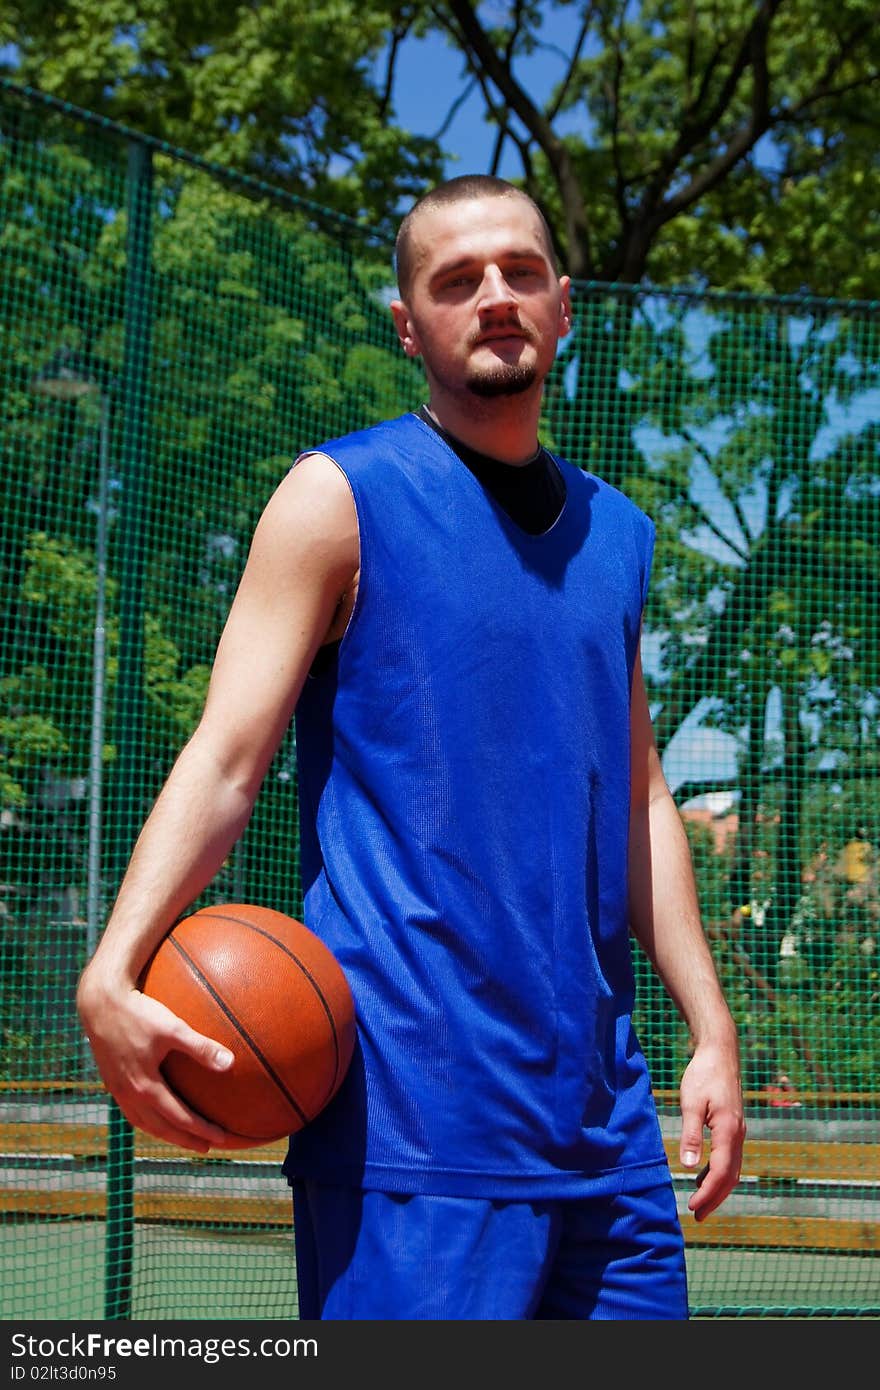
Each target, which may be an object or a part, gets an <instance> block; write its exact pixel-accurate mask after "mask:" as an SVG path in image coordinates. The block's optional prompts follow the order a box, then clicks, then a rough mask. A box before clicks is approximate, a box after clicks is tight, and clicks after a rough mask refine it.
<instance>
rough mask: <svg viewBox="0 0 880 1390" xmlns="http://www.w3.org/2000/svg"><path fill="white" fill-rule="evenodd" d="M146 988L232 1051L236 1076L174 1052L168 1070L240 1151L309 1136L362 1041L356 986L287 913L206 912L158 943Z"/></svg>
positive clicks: (242, 906) (230, 907) (235, 908)
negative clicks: (235, 1138) (301, 1133)
mask: <svg viewBox="0 0 880 1390" xmlns="http://www.w3.org/2000/svg"><path fill="white" fill-rule="evenodd" d="M141 988H142V990H143V992H144V994H148V995H150V996H151V997H152V998H154V999H158V1000H159V1001H160V1003H162V1004H165V1005H167V1006H168V1008H169V1009H171V1010H172V1012H173V1013H175V1014H177V1015H178V1016H179V1017H180V1018H182V1019H184V1020H185V1021H186V1022H187V1023H188V1024H190V1026H191V1027H192V1028H195V1029H196V1030H197V1032H199V1033H205V1034H206V1035H207V1036H208V1037H210V1038H214V1039H216V1041H217V1042H220V1043H223V1044H224V1046H226V1047H228V1048H229V1049H230V1051H231V1052H233V1053H234V1054H235V1061H234V1063H233V1065H232V1067H231V1068H230V1069H229V1070H228V1071H225V1072H215V1071H210V1070H209V1069H208V1068H207V1067H203V1066H202V1065H201V1064H200V1063H198V1062H196V1061H194V1060H193V1058H191V1057H188V1056H186V1055H185V1054H184V1053H182V1052H170V1053H169V1054H168V1056H167V1057H166V1059H165V1062H164V1063H163V1066H162V1071H163V1074H164V1076H165V1078H166V1080H167V1081H168V1084H169V1085H170V1086H171V1087H173V1089H174V1090H175V1091H177V1093H178V1095H180V1096H181V1097H182V1098H183V1099H184V1100H185V1101H186V1102H187V1104H188V1105H191V1106H192V1108H193V1109H194V1110H198V1112H199V1114H201V1115H204V1117H205V1118H206V1119H208V1120H211V1121H213V1122H214V1123H215V1124H218V1125H222V1126H223V1128H224V1129H227V1130H230V1131H231V1132H232V1133H233V1134H237V1135H239V1136H240V1137H241V1139H242V1141H243V1144H242V1146H243V1147H248V1146H251V1145H254V1144H261V1143H266V1142H269V1141H271V1140H274V1139H283V1138H285V1137H286V1136H287V1135H289V1134H294V1133H295V1132H296V1131H297V1130H299V1129H302V1127H303V1126H304V1125H307V1124H308V1123H309V1121H310V1120H313V1119H314V1118H315V1116H316V1115H317V1114H318V1113H319V1112H320V1111H321V1110H323V1109H324V1106H325V1105H327V1103H328V1102H329V1101H330V1100H332V1098H333V1096H334V1095H335V1094H336V1092H337V1091H338V1089H339V1087H340V1085H341V1084H342V1080H343V1077H344V1076H345V1073H346V1071H347V1069H348V1065H349V1062H350V1061H351V1056H352V1052H353V1050H354V1041H355V1014H354V1001H353V999H352V996H351V992H350V990H349V987H348V982H347V980H346V978H345V975H344V974H343V972H342V968H341V966H340V965H339V962H338V961H337V960H336V957H335V956H334V955H333V954H332V952H331V951H330V950H329V949H328V948H327V947H326V946H325V945H324V943H323V942H322V941H321V940H319V938H318V937H317V936H315V935H314V933H313V932H311V931H309V929H308V928H307V927H305V926H303V924H302V922H298V921H296V919H295V918H293V917H287V916H285V914H284V913H283V912H276V911H275V910H274V909H273V908H270V907H258V906H256V905H254V904H253V903H218V904H217V905H216V906H215V907H203V908H200V909H199V910H198V911H197V912H194V913H192V915H191V916H189V917H184V918H183V919H182V920H181V921H180V922H178V923H177V925H176V926H175V927H173V928H172V930H171V931H170V932H169V934H168V935H167V936H166V937H165V938H164V940H163V941H162V942H161V944H160V945H159V948H158V949H157V951H156V952H155V954H154V955H153V957H152V959H151V960H150V962H149V964H148V965H147V968H146V970H145V971H144V974H143V978H142V982H141Z"/></svg>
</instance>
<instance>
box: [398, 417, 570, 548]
mask: <svg viewBox="0 0 880 1390" xmlns="http://www.w3.org/2000/svg"><path fill="white" fill-rule="evenodd" d="M418 416H419V419H420V420H424V422H425V424H426V425H430V427H431V429H432V430H434V431H435V433H437V434H439V435H440V438H441V439H443V440H445V442H446V443H447V444H448V445H449V447H450V449H452V450H453V451H454V452H455V453H456V454H457V455H458V457H459V458H460V459H461V461H462V463H463V464H465V465H466V466H467V467H468V468H469V469H470V470H471V472H472V473H473V475H474V477H475V478H476V479H477V481H478V482H479V483H480V485H481V486H482V487H483V488H485V490H486V492H488V493H489V495H490V497H492V498H494V500H495V501H496V502H497V503H498V505H499V507H501V508H503V510H504V511H505V512H507V515H508V516H509V517H510V519H511V521H515V522H516V524H517V526H519V527H520V528H521V530H523V531H525V532H527V534H528V535H530V536H540V535H541V534H542V532H544V531H549V529H550V527H551V526H552V525H553V523H554V521H555V520H556V518H557V517H558V516H559V513H560V512H561V511H562V507H563V504H564V502H565V484H564V482H563V481H562V475H561V474H560V472H559V469H558V468H557V467H556V464H555V463H554V462H553V460H552V458H551V457H550V455H549V454H548V453H547V450H546V449H544V448H539V449H538V452H537V453H536V455H535V457H534V458H533V459H530V460H529V462H528V463H522V464H513V463H503V462H502V461H501V460H500V459H494V458H490V457H489V455H488V454H480V453H478V452H477V450H476V449H471V448H470V447H469V445H467V444H463V443H462V442H461V440H460V439H456V438H455V436H454V435H451V434H450V433H449V431H448V430H445V429H444V428H443V426H442V425H441V424H439V423H438V422H437V421H436V420H435V419H434V417H433V415H432V414H431V412H430V411H429V410H428V407H427V406H425V405H423V406H420V407H419V410H418Z"/></svg>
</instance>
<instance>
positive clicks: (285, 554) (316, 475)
mask: <svg viewBox="0 0 880 1390" xmlns="http://www.w3.org/2000/svg"><path fill="white" fill-rule="evenodd" d="M357 568H358V534H357V519H356V515H355V509H354V502H353V500H352V496H351V492H350V490H349V487H348V484H347V482H346V480H345V478H344V477H343V475H342V473H341V472H340V471H339V469H337V468H336V466H335V465H334V464H333V463H332V462H330V460H328V459H327V458H325V457H323V456H321V455H318V454H312V455H308V456H306V457H305V458H304V459H302V460H301V461H300V462H299V463H298V464H297V466H296V467H295V468H294V469H292V470H291V472H290V473H289V474H287V476H286V477H285V478H284V480H283V481H282V483H281V484H280V485H279V487H278V488H277V490H276V492H275V493H274V494H273V496H272V498H271V499H270V501H269V503H268V505H267V507H266V509H265V511H264V512H263V515H262V516H261V518H260V521H259V523H258V525H257V527H256V530H255V532H254V536H253V539H252V543H251V547H250V553H249V555H248V560H247V564H246V566H245V569H244V573H243V575H242V579H241V583H240V585H239V588H238V591H237V593H236V596H235V599H234V602H233V604H232V607H231V609H230V612H229V616H228V619H227V622H226V625H225V627H224V630H223V634H222V637H221V639H220V642H219V645H218V648H217V653H216V657H215V660H214V665H213V669H212V672H211V680H210V683H209V688H208V695H207V699H206V701H205V707H204V710H203V712H202V716H201V719H200V721H199V724H198V727H197V729H196V730H195V732H194V734H193V735H192V737H191V738H190V740H189V742H188V743H187V744H186V746H185V747H184V748H183V750H182V751H181V753H180V755H179V757H178V758H177V761H176V762H175V764H174V767H173V768H172V770H171V772H170V774H169V776H168V778H167V780H166V782H165V784H164V786H163V788H162V791H161V792H160V794H159V796H158V798H157V800H156V802H155V805H154V806H153V809H152V811H151V812H150V815H149V817H148V818H147V821H146V822H145V824H144V826H143V828H142V830H141V833H140V835H139V837H138V840H137V843H136V845H135V848H134V852H133V854H132V857H131V860H130V862H129V865H128V868H127V870H126V873H125V876H124V878H123V881H122V885H121V887H120V890H119V894H118V896H117V899H116V902H115V904H114V906H113V910H112V912H111V914H110V918H109V920H108V922H107V925H106V928H105V930H104V933H103V935H102V937H101V941H100V943H99V945H98V948H97V950H96V952H95V954H94V956H93V957H92V959H91V961H90V962H89V963H88V964H87V966H86V969H85V970H84V972H83V974H82V977H81V979H80V983H79V988H78V991H77V1007H78V1009H79V1015H80V1019H81V1022H82V1025H83V1028H84V1030H85V1032H86V1034H87V1036H88V1037H89V1039H90V1043H91V1047H92V1051H93V1053H94V1056H95V1060H96V1062H97V1065H98V1069H99V1071H100V1073H101V1076H102V1078H103V1080H104V1082H105V1084H106V1086H107V1088H108V1090H109V1091H110V1092H111V1094H112V1095H113V1096H114V1098H115V1099H116V1101H117V1103H118V1104H119V1107H120V1109H121V1110H122V1112H123V1114H125V1116H126V1117H127V1118H128V1120H129V1121H130V1122H131V1123H132V1124H133V1125H135V1126H137V1127H138V1128H140V1129H143V1130H145V1131H146V1132H147V1133H149V1134H153V1135H156V1136H157V1137H158V1138H160V1139H164V1140H166V1141H167V1142H169V1143H174V1144H179V1145H182V1146H184V1147H187V1148H192V1149H196V1150H198V1151H202V1152H204V1151H205V1150H207V1149H208V1148H209V1147H223V1146H224V1144H226V1143H227V1142H231V1141H227V1138H226V1136H225V1135H224V1132H223V1131H222V1130H220V1129H218V1128H217V1126H215V1125H212V1124H209V1123H208V1122H207V1121H205V1120H202V1119H201V1118H200V1117H199V1116H197V1115H196V1114H195V1113H194V1112H193V1111H192V1110H190V1109H189V1107H188V1106H187V1105H185V1103H184V1102H183V1101H182V1100H180V1099H179V1098H178V1097H177V1096H176V1095H175V1093H174V1092H173V1091H171V1090H170V1089H169V1087H168V1086H167V1085H166V1084H165V1081H164V1079H163V1077H162V1075H161V1072H160V1067H161V1064H162V1062H163V1060H164V1058H165V1056H166V1055H167V1053H168V1052H169V1051H171V1050H172V1049H177V1050H179V1051H184V1052H188V1053H189V1054H190V1055H192V1056H194V1057H197V1058H198V1059H199V1060H200V1061H201V1062H203V1063H204V1064H206V1065H208V1066H214V1067H222V1066H223V1065H224V1058H225V1064H226V1065H228V1062H229V1060H231V1058H230V1056H229V1054H228V1053H225V1050H224V1049H218V1045H217V1044H216V1043H215V1042H213V1041H212V1040H211V1039H209V1038H205V1037H204V1036H203V1035H201V1034H199V1033H196V1032H194V1030H193V1029H191V1028H190V1027H189V1026H188V1025H187V1024H185V1023H184V1022H183V1021H182V1020H181V1019H179V1018H177V1017H176V1016H175V1015H174V1014H172V1013H171V1012H170V1011H169V1010H167V1009H166V1008H165V1007H164V1006H163V1005H162V1004H160V1003H158V1002H157V1001H156V1000H153V999H149V998H147V997H146V996H145V995H143V994H142V993H141V992H140V991H139V989H138V988H137V982H138V980H139V978H140V975H141V973H142V971H143V969H144V966H145V965H146V963H147V961H148V960H149V958H150V956H151V954H152V952H153V951H154V950H155V948H156V946H157V945H158V944H159V942H160V941H161V939H162V938H163V936H164V935H165V934H166V933H167V932H168V931H169V930H170V928H171V927H172V925H173V924H174V922H175V921H177V920H178V919H179V917H180V916H181V915H182V914H183V913H184V912H185V911H186V909H187V908H188V906H189V905H190V904H191V903H192V902H193V901H194V900H195V899H196V898H197V897H198V895H199V894H200V893H201V892H202V890H203V889H204V888H205V887H206V886H207V885H208V884H209V883H210V882H211V880H212V879H213V878H214V876H215V874H216V873H217V872H218V871H219V869H220V868H221V866H222V864H223V863H224V861H225V860H226V858H227V857H228V855H229V853H230V851H231V850H232V848H233V846H234V845H235V843H236V841H237V840H238V838H239V837H240V835H241V834H242V832H243V831H244V829H245V826H246V825H247V823H248V820H249V819H250V815H251V812H252V810H253V806H254V802H255V800H256V797H257V793H258V792H259V789H260V786H261V785H262V782H263V779H264V777H265V775H266V772H267V770H268V767H269V764H270V762H271V760H272V757H273V756H274V754H275V752H276V751H277V749H278V746H279V744H280V742H281V740H282V738H283V736H284V733H285V731H286V729H287V728H288V726H289V723H290V720H291V718H292V716H293V712H294V709H295V707H296V702H297V699H298V698H299V694H300V691H301V689H302V686H303V683H304V681H305V679H306V676H307V674H308V670H309V667H310V666H311V663H312V661H313V660H314V657H315V654H316V652H317V650H318V648H319V647H320V645H321V643H322V642H323V641H324V640H325V638H326V636H327V634H328V633H329V632H330V631H331V628H332V627H333V623H334V618H335V617H336V615H337V612H338V608H339V604H340V600H341V597H342V595H343V594H344V593H345V592H346V591H347V590H348V589H350V587H351V585H352V583H353V581H354V579H355V577H356V574H357Z"/></svg>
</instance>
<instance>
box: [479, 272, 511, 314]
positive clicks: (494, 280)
mask: <svg viewBox="0 0 880 1390" xmlns="http://www.w3.org/2000/svg"><path fill="white" fill-rule="evenodd" d="M514 304H516V295H515V294H514V292H513V288H512V286H511V284H510V281H509V280H508V279H507V276H506V275H505V274H504V273H503V272H502V270H501V268H500V266H497V265H488V266H486V269H485V270H484V272H483V283H482V285H481V286H480V309H482V310H486V309H499V308H501V309H504V308H509V307H510V306H511V305H514Z"/></svg>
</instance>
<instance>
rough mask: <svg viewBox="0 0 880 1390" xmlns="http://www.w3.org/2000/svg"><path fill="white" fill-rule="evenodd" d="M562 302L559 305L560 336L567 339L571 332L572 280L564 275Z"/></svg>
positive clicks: (561, 283) (560, 282) (561, 284)
mask: <svg viewBox="0 0 880 1390" xmlns="http://www.w3.org/2000/svg"><path fill="white" fill-rule="evenodd" d="M559 285H560V288H561V290H562V300H561V302H560V305H559V336H560V338H565V337H567V335H568V334H569V333H570V332H571V279H570V277H569V276H568V275H563V276H561V278H560V281H559Z"/></svg>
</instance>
